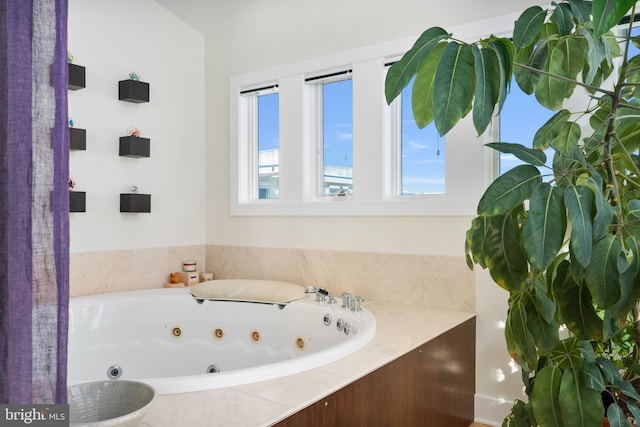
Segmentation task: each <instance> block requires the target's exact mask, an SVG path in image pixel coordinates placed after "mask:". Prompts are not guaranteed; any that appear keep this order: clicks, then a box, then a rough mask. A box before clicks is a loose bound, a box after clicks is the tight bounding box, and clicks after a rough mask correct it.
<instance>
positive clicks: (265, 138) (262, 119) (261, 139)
mask: <svg viewBox="0 0 640 427" xmlns="http://www.w3.org/2000/svg"><path fill="white" fill-rule="evenodd" d="M279 141H280V133H279V113H278V93H277V92H276V93H270V94H267V95H259V96H258V198H260V199H277V198H279V192H278V191H279V178H280V177H279V174H280V167H279V163H280V155H279Z"/></svg>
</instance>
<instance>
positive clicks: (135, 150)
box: [119, 136, 151, 157]
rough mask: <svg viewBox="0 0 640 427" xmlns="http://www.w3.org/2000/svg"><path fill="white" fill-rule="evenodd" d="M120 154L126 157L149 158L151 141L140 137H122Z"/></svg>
mask: <svg viewBox="0 0 640 427" xmlns="http://www.w3.org/2000/svg"><path fill="white" fill-rule="evenodd" d="M119 153H120V155H121V156H124V157H149V156H150V153H151V140H150V139H149V138H141V137H139V136H121V137H120V151H119Z"/></svg>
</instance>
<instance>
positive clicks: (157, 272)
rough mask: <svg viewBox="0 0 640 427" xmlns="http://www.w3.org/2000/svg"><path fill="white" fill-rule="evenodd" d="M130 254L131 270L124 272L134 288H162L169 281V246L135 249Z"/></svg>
mask: <svg viewBox="0 0 640 427" xmlns="http://www.w3.org/2000/svg"><path fill="white" fill-rule="evenodd" d="M129 256H130V258H131V270H129V271H125V272H124V273H125V277H126V279H125V280H127V281H130V282H131V283H132V287H133V289H154V288H161V287H162V286H164V284H165V283H167V282H168V281H169V277H168V276H169V270H168V262H167V261H168V259H169V248H152V249H134V250H131V251H129Z"/></svg>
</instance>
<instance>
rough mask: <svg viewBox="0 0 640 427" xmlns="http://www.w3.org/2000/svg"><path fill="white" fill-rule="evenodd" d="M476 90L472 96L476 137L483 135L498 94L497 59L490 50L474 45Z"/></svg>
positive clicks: (491, 115)
mask: <svg viewBox="0 0 640 427" xmlns="http://www.w3.org/2000/svg"><path fill="white" fill-rule="evenodd" d="M471 51H472V52H473V56H474V59H475V72H476V89H475V91H474V95H473V124H474V126H475V128H476V132H478V135H481V134H483V133H484V131H485V129H486V128H487V126H488V125H489V123H490V122H491V118H492V117H493V112H494V111H495V109H496V104H497V103H498V95H499V94H500V69H499V63H498V57H497V56H496V53H495V52H494V51H493V50H492V49H487V48H481V47H480V46H479V45H474V46H473V48H472V49H471Z"/></svg>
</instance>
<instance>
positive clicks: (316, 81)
mask: <svg viewBox="0 0 640 427" xmlns="http://www.w3.org/2000/svg"><path fill="white" fill-rule="evenodd" d="M352 74H353V71H352V70H351V69H346V70H339V71H332V72H330V73H324V74H322V75H312V76H313V77H305V84H306V85H307V87H308V90H307V91H306V92H307V93H308V98H309V100H308V102H307V105H308V107H309V117H310V118H311V120H310V121H311V122H312V124H311V126H312V132H311V135H312V137H313V143H312V144H313V146H314V157H315V161H314V165H315V167H314V169H313V190H312V191H313V193H312V194H309V196H310V198H311V199H314V200H320V199H325V198H328V197H334V195H331V194H325V193H324V183H325V182H324V181H325V174H324V170H325V164H324V148H325V147H324V143H325V139H324V136H325V135H324V85H325V84H330V83H336V82H340V81H345V80H351V81H352V82H351V83H352V92H351V108H352V110H353V79H352ZM351 126H352V129H353V113H352V116H351ZM352 143H353V141H352ZM351 155H352V156H353V149H352V150H351ZM351 180H352V184H351V186H352V187H353V163H352V175H351Z"/></svg>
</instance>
